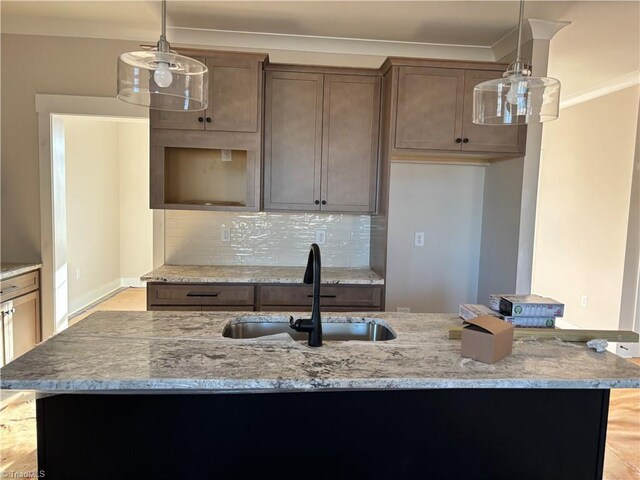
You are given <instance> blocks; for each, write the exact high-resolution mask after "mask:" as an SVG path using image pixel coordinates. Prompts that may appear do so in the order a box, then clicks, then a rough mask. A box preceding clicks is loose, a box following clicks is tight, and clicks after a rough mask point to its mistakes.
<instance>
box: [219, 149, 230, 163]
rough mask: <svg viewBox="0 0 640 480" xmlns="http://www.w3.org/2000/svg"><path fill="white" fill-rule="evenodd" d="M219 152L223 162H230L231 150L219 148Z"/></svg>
mask: <svg viewBox="0 0 640 480" xmlns="http://www.w3.org/2000/svg"><path fill="white" fill-rule="evenodd" d="M220 152H221V153H220V156H221V158H222V161H223V162H230V161H231V160H233V157H232V155H231V150H220Z"/></svg>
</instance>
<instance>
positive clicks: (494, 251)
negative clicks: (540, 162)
mask: <svg viewBox="0 0 640 480" xmlns="http://www.w3.org/2000/svg"><path fill="white" fill-rule="evenodd" d="M523 165H524V159H523V158H514V159H511V160H504V161H501V162H495V163H492V164H490V165H488V166H487V167H486V172H485V181H484V200H483V201H484V203H483V206H482V210H483V213H482V248H481V253H480V268H479V278H478V302H479V303H482V304H484V305H487V303H488V302H489V295H491V294H493V293H513V292H515V290H516V275H517V271H518V243H519V237H520V212H521V198H522V172H523ZM518 293H520V292H518ZM524 293H528V292H524Z"/></svg>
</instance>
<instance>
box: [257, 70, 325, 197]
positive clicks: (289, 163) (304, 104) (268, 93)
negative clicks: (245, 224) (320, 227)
mask: <svg viewBox="0 0 640 480" xmlns="http://www.w3.org/2000/svg"><path fill="white" fill-rule="evenodd" d="M322 87H323V75H321V74H313V73H293V72H267V74H266V84H265V125H264V128H265V142H264V208H265V210H319V209H320V173H321V168H320V163H321V149H322V96H323V90H322Z"/></svg>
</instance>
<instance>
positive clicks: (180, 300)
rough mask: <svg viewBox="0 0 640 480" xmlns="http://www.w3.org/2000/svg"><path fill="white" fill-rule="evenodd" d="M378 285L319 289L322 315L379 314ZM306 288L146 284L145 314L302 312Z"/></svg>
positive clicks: (309, 296) (309, 293)
mask: <svg viewBox="0 0 640 480" xmlns="http://www.w3.org/2000/svg"><path fill="white" fill-rule="evenodd" d="M382 299H383V287H382V286H381V285H323V286H322V289H321V300H320V305H321V310H322V311H325V312H347V311H381V310H382V309H383V301H382ZM312 300H313V290H312V287H311V286H310V285H281V284H277V285H273V284H268V285H265V284H242V285H233V284H220V283H206V284H202V283H200V284H198V283H179V284H175V283H149V284H147V310H152V311H167V310H173V311H180V310H182V311H203V312H207V311H249V312H250V311H306V310H310V309H311V303H312Z"/></svg>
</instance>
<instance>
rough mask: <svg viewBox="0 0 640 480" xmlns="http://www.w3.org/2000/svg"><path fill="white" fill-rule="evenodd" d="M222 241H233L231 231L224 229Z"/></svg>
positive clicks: (221, 235)
mask: <svg viewBox="0 0 640 480" xmlns="http://www.w3.org/2000/svg"><path fill="white" fill-rule="evenodd" d="M220 240H222V241H223V242H230V241H231V230H230V229H228V228H223V229H222V232H221V234H220Z"/></svg>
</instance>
